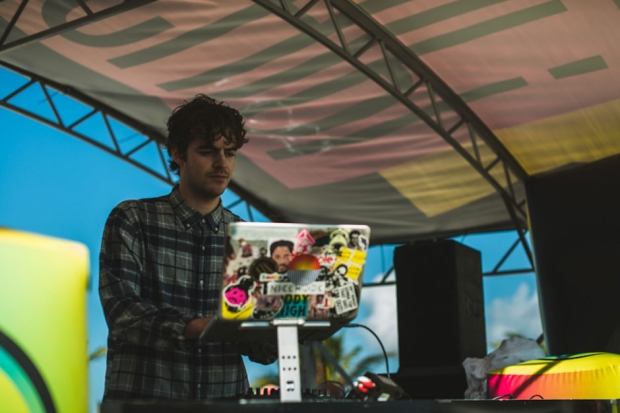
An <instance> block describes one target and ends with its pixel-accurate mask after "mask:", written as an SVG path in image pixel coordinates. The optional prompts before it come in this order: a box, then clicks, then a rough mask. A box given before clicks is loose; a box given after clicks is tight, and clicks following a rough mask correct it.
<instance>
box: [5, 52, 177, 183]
mask: <svg viewBox="0 0 620 413" xmlns="http://www.w3.org/2000/svg"><path fill="white" fill-rule="evenodd" d="M0 65H2V66H4V67H6V68H7V69H9V70H11V71H13V72H15V73H18V74H19V75H21V76H23V77H25V78H26V79H28V81H27V82H26V83H25V84H24V85H22V86H20V87H18V88H16V89H15V90H14V91H12V92H11V93H9V94H8V95H7V96H5V97H4V98H2V99H1V100H0V107H3V108H6V109H9V110H11V111H13V112H16V113H19V114H21V115H23V116H26V117H28V118H30V119H34V120H36V121H38V122H40V123H42V124H44V125H47V126H49V127H52V128H54V129H56V130H59V131H61V132H64V133H66V134H68V135H70V136H73V137H74V138H78V139H80V140H82V141H84V142H87V143H90V144H91V145H93V146H95V147H97V148H98V149H101V150H102V151H105V152H107V153H109V154H111V155H114V156H116V157H117V158H120V159H122V160H124V161H125V162H128V163H129V164H131V165H133V166H135V167H137V168H139V169H141V170H142V171H144V172H146V173H148V174H150V175H152V176H154V177H155V178H157V179H159V180H161V181H163V182H165V183H167V184H169V185H174V181H173V179H172V177H171V176H170V172H169V171H168V168H167V165H166V158H165V156H164V153H163V151H164V148H163V147H162V145H161V143H162V142H165V137H164V136H163V135H161V134H160V133H159V132H158V131H156V130H154V129H148V128H147V127H146V126H145V125H144V124H142V123H140V122H138V121H136V120H134V119H132V118H130V117H128V116H127V115H125V114H123V113H121V112H119V111H117V110H115V109H113V108H111V107H109V106H107V105H105V104H103V103H101V102H99V101H97V100H94V99H92V98H90V97H88V96H86V95H84V94H82V93H80V92H78V91H76V90H74V89H71V88H68V87H66V86H64V85H61V84H58V83H56V82H53V81H51V80H49V79H45V78H42V77H40V76H37V75H35V74H33V73H29V72H27V71H24V70H23V69H19V68H17V67H15V66H13V65H11V64H8V63H5V62H0ZM30 88H39V89H40V90H41V92H42V93H43V95H44V96H45V102H46V103H47V105H49V108H50V109H51V111H52V112H53V114H54V119H52V120H51V119H48V118H46V117H43V116H41V115H39V114H37V113H35V112H33V111H32V110H29V109H27V108H24V107H20V106H17V105H15V104H13V103H11V100H12V99H15V98H16V97H18V96H20V95H21V94H23V93H26V91H27V90H29V89H30ZM56 93H60V94H63V95H65V96H67V97H69V98H71V99H73V100H75V101H78V102H80V103H81V104H83V105H85V106H87V107H89V108H90V111H89V112H88V113H86V114H85V115H84V116H82V117H81V118H79V119H77V120H75V121H73V122H72V123H70V124H66V123H65V122H64V121H63V116H62V115H63V114H64V113H66V110H64V108H63V107H62V106H61V105H57V104H56V103H55V102H54V96H55V94H56ZM97 116H101V118H102V119H103V122H104V124H105V126H106V129H107V132H108V137H109V139H110V142H111V143H112V145H111V146H107V145H104V144H103V143H101V142H100V141H99V140H97V139H94V138H93V137H92V136H88V135H86V134H85V133H82V132H80V131H79V130H78V128H79V127H80V125H82V124H83V123H84V122H85V121H87V120H89V119H92V118H94V117H97ZM64 118H65V119H67V118H68V117H67V116H65V117H64ZM111 119H114V120H117V121H119V122H120V123H122V124H124V125H126V126H128V127H129V128H131V129H133V130H135V131H136V132H137V133H139V134H141V135H143V137H144V138H145V140H144V141H142V142H140V143H139V144H137V145H135V146H133V147H131V146H130V145H126V144H124V145H123V147H126V149H121V143H122V142H120V141H119V139H118V137H117V136H116V135H115V133H114V130H113V129H112V127H111V124H110V120H111ZM149 145H154V146H155V147H156V148H157V151H158V153H159V162H157V164H153V163H150V164H147V163H144V162H141V161H139V160H137V158H136V155H137V154H139V151H140V150H141V149H144V148H145V147H147V146H149ZM127 146H129V147H128V148H127ZM160 171H165V173H164V174H162V172H160Z"/></svg>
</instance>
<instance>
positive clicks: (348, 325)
mask: <svg viewBox="0 0 620 413" xmlns="http://www.w3.org/2000/svg"><path fill="white" fill-rule="evenodd" d="M344 327H347V328H348V327H362V328H365V329H366V330H368V331H370V333H371V334H372V335H373V336H375V338H376V339H377V341H378V342H379V345H380V346H381V351H383V357H384V358H385V374H386V375H387V377H388V379H391V377H390V365H389V362H388V355H387V352H386V351H385V347H383V343H382V342H381V339H380V338H379V336H378V335H376V334H375V332H374V331H372V330H371V329H370V328H369V327H366V326H365V325H363V324H347V325H345V326H344Z"/></svg>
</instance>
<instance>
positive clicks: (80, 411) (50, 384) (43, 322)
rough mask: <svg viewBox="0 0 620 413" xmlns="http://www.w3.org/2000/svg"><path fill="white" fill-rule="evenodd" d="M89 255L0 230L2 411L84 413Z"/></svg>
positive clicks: (54, 242)
mask: <svg viewBox="0 0 620 413" xmlns="http://www.w3.org/2000/svg"><path fill="white" fill-rule="evenodd" d="M88 266H89V263H88V250H87V249H86V247H85V246H83V245H81V244H78V243H75V242H69V241H64V240H60V239H55V238H50V237H44V236H39V235H34V234H27V233H22V232H17V231H12V230H8V229H2V228H0V286H1V288H0V412H11V413H39V412H41V413H85V412H86V411H87V410H88V377H87V367H88V356H87V345H86V344H87V342H86V291H87V287H88V274H89V270H88Z"/></svg>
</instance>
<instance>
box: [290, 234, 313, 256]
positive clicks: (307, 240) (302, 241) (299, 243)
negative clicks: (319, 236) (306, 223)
mask: <svg viewBox="0 0 620 413" xmlns="http://www.w3.org/2000/svg"><path fill="white" fill-rule="evenodd" d="M315 243H316V241H315V240H314V238H312V235H310V232H309V231H308V230H307V229H305V228H304V229H302V230H301V231H299V233H298V234H297V236H296V237H295V251H294V252H295V253H296V254H309V253H310V251H311V248H312V246H313V245H314V244H315Z"/></svg>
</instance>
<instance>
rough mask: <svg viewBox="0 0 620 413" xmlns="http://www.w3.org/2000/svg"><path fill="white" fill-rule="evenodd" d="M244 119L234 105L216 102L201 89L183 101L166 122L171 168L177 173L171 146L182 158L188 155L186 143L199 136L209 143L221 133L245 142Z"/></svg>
mask: <svg viewBox="0 0 620 413" xmlns="http://www.w3.org/2000/svg"><path fill="white" fill-rule="evenodd" d="M244 124H245V121H244V120H243V116H241V113H239V111H238V110H237V109H234V108H231V107H230V106H229V105H228V104H227V103H225V102H219V101H217V100H215V99H213V98H210V97H209V96H207V95H205V94H203V93H200V94H198V95H196V96H194V97H193V98H192V99H191V100H189V101H185V102H184V103H183V104H182V105H181V106H179V107H177V108H176V109H174V110H173V111H172V115H171V116H170V117H169V118H168V121H167V122H166V125H167V126H168V141H167V148H168V155H170V161H169V165H170V170H171V171H172V172H174V173H176V174H177V175H178V173H179V165H178V164H177V163H176V162H175V161H174V159H173V158H172V150H173V149H177V150H178V151H179V152H180V153H181V155H182V156H183V158H185V157H186V156H187V147H188V145H189V143H190V142H191V141H192V140H193V139H195V138H200V139H204V140H205V141H207V142H209V143H212V142H215V141H216V140H218V139H220V137H224V138H225V139H226V140H228V141H230V142H232V143H234V145H235V147H236V149H240V148H241V147H242V146H243V144H244V143H247V142H248V138H246V137H245V134H246V132H247V131H246V130H245V128H244Z"/></svg>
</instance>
